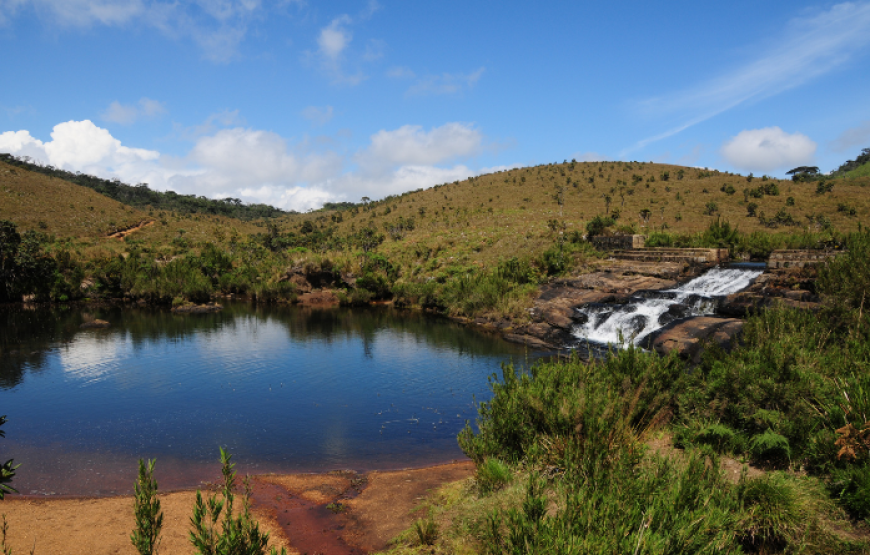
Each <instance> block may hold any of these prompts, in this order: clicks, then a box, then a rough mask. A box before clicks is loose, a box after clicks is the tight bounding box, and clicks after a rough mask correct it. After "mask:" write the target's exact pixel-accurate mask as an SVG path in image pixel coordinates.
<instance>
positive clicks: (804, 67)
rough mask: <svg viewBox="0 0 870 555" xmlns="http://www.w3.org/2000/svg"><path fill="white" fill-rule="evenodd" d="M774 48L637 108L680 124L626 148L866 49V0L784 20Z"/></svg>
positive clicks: (778, 89)
mask: <svg viewBox="0 0 870 555" xmlns="http://www.w3.org/2000/svg"><path fill="white" fill-rule="evenodd" d="M771 43H772V44H774V45H775V46H773V47H770V48H768V49H767V50H766V51H765V52H764V54H763V55H762V56H760V57H758V58H756V59H754V60H752V61H750V62H748V63H746V64H745V65H743V66H742V67H739V68H737V69H736V70H734V71H730V72H727V73H725V74H723V75H721V76H719V77H717V78H714V79H712V80H710V81H707V82H706V83H701V84H699V85H697V86H695V87H692V88H690V89H687V90H684V91H680V92H678V93H676V94H674V95H671V96H668V97H660V98H652V99H649V100H646V101H645V102H643V103H642V104H641V108H642V109H643V110H644V111H646V112H648V113H651V114H656V115H677V116H678V117H679V118H681V119H683V120H684V121H683V123H681V124H679V125H677V126H675V127H673V128H671V129H668V130H666V131H664V132H663V133H660V134H658V135H655V136H653V137H649V138H647V139H644V140H642V141H639V142H638V143H637V144H636V145H635V146H634V147H632V148H631V149H628V150H627V151H626V152H630V151H631V150H636V149H639V148H643V147H645V146H647V145H648V144H650V143H653V142H656V141H659V140H662V139H665V138H667V137H670V136H673V135H676V134H677V133H680V132H681V131H684V130H685V129H688V128H689V127H692V126H693V125H697V124H698V123H701V122H703V121H706V120H708V119H710V118H712V117H714V116H717V115H719V114H721V113H722V112H725V111H727V110H730V109H731V108H734V107H735V106H738V105H740V104H743V103H745V102H750V101H756V100H760V99H764V98H768V97H771V96H774V95H777V94H779V93H782V92H784V91H786V90H788V89H791V88H794V87H797V86H800V85H802V84H804V83H806V82H808V81H810V80H812V79H815V78H817V77H820V76H822V75H824V74H826V73H829V72H831V71H833V70H835V69H836V68H838V67H840V66H842V65H843V64H845V63H847V62H848V61H849V60H851V59H852V58H853V57H854V56H856V55H861V54H863V53H865V52H866V46H867V45H868V44H870V2H866V1H865V2H846V3H842V4H837V5H835V6H833V7H832V8H831V9H829V10H827V11H824V12H819V13H818V14H816V15H815V16H812V17H802V18H796V19H793V20H792V21H790V22H789V24H788V25H787V26H786V30H785V31H784V33H783V34H782V35H781V36H779V37H776V38H775V40H773V41H772V42H771Z"/></svg>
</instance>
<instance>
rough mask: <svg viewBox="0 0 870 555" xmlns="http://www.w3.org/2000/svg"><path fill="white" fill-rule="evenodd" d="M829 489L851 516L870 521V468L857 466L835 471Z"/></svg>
mask: <svg viewBox="0 0 870 555" xmlns="http://www.w3.org/2000/svg"><path fill="white" fill-rule="evenodd" d="M828 488H829V490H830V491H831V494H832V495H833V496H834V497H835V498H836V499H838V500H839V501H840V503H841V504H842V505H843V507H844V508H845V509H846V510H847V511H848V512H849V515H850V516H852V517H853V518H857V519H860V520H868V519H870V466H867V465H855V466H848V467H847V468H844V469H837V470H834V471H833V473H832V476H831V481H830V482H829V484H828Z"/></svg>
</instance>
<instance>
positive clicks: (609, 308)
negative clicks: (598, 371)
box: [573, 264, 764, 352]
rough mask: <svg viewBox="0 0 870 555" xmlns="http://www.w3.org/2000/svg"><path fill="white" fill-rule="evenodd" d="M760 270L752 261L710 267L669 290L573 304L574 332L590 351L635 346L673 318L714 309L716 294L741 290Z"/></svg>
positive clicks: (700, 313)
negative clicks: (626, 298)
mask: <svg viewBox="0 0 870 555" xmlns="http://www.w3.org/2000/svg"><path fill="white" fill-rule="evenodd" d="M763 271H764V269H763V265H762V266H761V267H759V265H754V264H741V265H737V264H735V265H732V266H728V267H721V268H713V269H712V270H709V271H707V272H706V273H704V274H702V275H700V276H698V277H697V278H695V279H693V280H691V281H689V282H686V283H684V284H683V285H680V286H679V287H675V288H673V289H663V290H660V291H640V292H638V293H637V294H635V295H634V296H632V297H631V298H630V299H629V301H628V302H627V303H624V304H617V303H589V304H587V305H586V306H584V307H583V308H578V309H577V315H576V319H577V321H578V322H579V323H578V325H577V326H575V327H574V330H573V334H574V336H575V337H576V338H577V340H578V343H579V344H580V345H581V346H583V345H584V344H585V346H586V347H588V349H589V350H590V351H592V352H598V351H604V352H606V350H607V349H608V348H609V347H610V346H627V345H629V344H633V345H640V344H641V343H642V342H643V340H644V339H645V338H646V337H647V336H649V334H651V333H653V332H655V331H657V330H659V329H661V328H663V327H664V326H667V325H668V324H670V323H672V322H674V321H676V320H680V319H683V318H689V317H692V316H708V315H711V314H715V313H716V307H717V305H718V298H721V297H724V296H726V295H731V294H733V293H737V292H738V291H741V290H743V289H746V288H747V287H749V286H750V285H751V284H752V282H753V280H755V278H757V277H758V276H760V275H761V274H762V273H763Z"/></svg>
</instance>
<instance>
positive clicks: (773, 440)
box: [749, 430, 791, 466]
mask: <svg viewBox="0 0 870 555" xmlns="http://www.w3.org/2000/svg"><path fill="white" fill-rule="evenodd" d="M749 453H750V454H751V455H752V458H753V460H755V461H756V463H757V464H762V465H765V466H783V465H787V464H788V461H789V459H791V447H790V446H789V443H788V440H787V439H786V438H784V437H783V436H781V435H779V434H777V433H776V432H773V431H771V430H767V431H765V432H764V433H761V434H757V435H755V436H753V437H752V438H751V439H750V440H749Z"/></svg>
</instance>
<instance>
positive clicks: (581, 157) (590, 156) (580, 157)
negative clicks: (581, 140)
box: [571, 152, 607, 162]
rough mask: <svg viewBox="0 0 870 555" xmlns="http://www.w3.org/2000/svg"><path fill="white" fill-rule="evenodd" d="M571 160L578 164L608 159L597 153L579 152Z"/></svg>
mask: <svg viewBox="0 0 870 555" xmlns="http://www.w3.org/2000/svg"><path fill="white" fill-rule="evenodd" d="M571 158H572V159H574V160H577V161H578V162H602V161H604V160H607V158H605V157H604V156H603V155H601V154H598V153H597V152H578V153H576V154H574V156H572V157H571Z"/></svg>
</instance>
